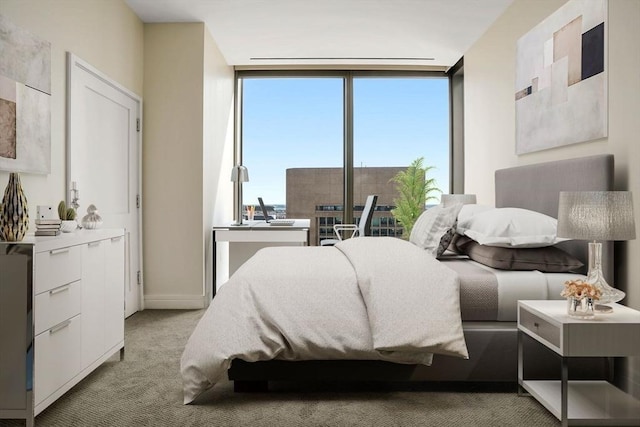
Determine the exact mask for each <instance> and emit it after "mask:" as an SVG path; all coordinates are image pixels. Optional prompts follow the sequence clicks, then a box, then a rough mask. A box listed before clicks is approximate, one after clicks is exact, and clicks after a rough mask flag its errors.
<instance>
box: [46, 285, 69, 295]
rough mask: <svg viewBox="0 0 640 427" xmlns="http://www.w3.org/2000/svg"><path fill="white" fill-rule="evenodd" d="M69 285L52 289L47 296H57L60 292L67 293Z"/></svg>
mask: <svg viewBox="0 0 640 427" xmlns="http://www.w3.org/2000/svg"><path fill="white" fill-rule="evenodd" d="M69 286H70V285H64V286H60V287H59V288H56V289H52V290H50V291H49V295H55V294H59V293H60V292H64V291H68V290H69Z"/></svg>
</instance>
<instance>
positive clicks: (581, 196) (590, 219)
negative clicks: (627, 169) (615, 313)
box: [557, 191, 636, 312]
mask: <svg viewBox="0 0 640 427" xmlns="http://www.w3.org/2000/svg"><path fill="white" fill-rule="evenodd" d="M557 234H558V237H568V238H570V239H576V240H593V242H590V243H589V271H588V272H587V283H590V284H592V285H594V286H595V287H597V288H598V289H600V292H601V296H600V299H599V301H598V302H599V303H601V304H607V303H610V302H618V301H620V300H621V299H623V298H624V297H625V293H624V292H622V291H621V290H619V289H616V288H613V287H611V286H609V284H608V283H607V281H606V280H605V278H604V274H603V273H602V243H600V242H597V241H596V240H631V239H635V238H636V227H635V222H634V219H633V200H632V198H631V192H629V191H561V192H560V200H559V203H558V232H557ZM607 309H608V310H607ZM596 311H601V312H608V311H611V308H610V307H606V306H597V305H596Z"/></svg>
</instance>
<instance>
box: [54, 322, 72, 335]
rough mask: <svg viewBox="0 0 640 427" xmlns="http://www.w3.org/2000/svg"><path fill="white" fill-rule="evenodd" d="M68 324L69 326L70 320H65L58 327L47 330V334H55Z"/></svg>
mask: <svg viewBox="0 0 640 427" xmlns="http://www.w3.org/2000/svg"><path fill="white" fill-rule="evenodd" d="M70 324H71V320H65V321H64V322H62V323H60V324H59V325H56V326H54V327H53V328H51V329H49V334H55V333H56V332H58V331H60V330H62V329H64V328H66V327H67V326H69V325H70Z"/></svg>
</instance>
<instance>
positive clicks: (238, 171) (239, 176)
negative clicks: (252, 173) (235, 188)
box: [231, 165, 249, 182]
mask: <svg viewBox="0 0 640 427" xmlns="http://www.w3.org/2000/svg"><path fill="white" fill-rule="evenodd" d="M231 181H233V182H249V171H248V170H247V167H246V166H242V165H235V166H234V167H233V169H231Z"/></svg>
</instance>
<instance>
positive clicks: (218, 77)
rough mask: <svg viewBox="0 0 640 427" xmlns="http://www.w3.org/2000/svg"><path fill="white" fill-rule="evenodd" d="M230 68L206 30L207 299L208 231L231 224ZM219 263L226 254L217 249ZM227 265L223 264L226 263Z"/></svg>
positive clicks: (209, 273)
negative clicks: (220, 225) (216, 225)
mask: <svg viewBox="0 0 640 427" xmlns="http://www.w3.org/2000/svg"><path fill="white" fill-rule="evenodd" d="M234 84H235V79H234V72H233V67H230V66H228V65H227V64H226V62H225V60H224V58H223V56H222V53H220V50H219V49H218V47H217V46H216V44H215V42H214V40H213V38H212V37H211V34H210V33H209V32H208V31H205V39H204V118H203V121H204V150H203V157H202V162H203V166H202V167H203V171H204V188H203V190H204V192H203V195H202V197H203V200H204V203H203V207H202V208H203V211H202V215H203V216H202V218H203V221H202V227H203V230H202V232H203V233H204V236H205V241H204V244H205V246H204V247H205V265H206V279H205V293H206V294H207V296H206V298H207V300H208V298H209V296H210V295H209V293H210V291H211V289H212V286H211V283H212V279H211V278H212V275H213V265H212V264H213V263H212V258H211V250H212V245H213V242H212V241H211V230H212V228H213V225H214V224H227V223H231V222H232V221H233V203H232V200H233V183H232V182H231V180H230V179H229V178H230V176H231V166H232V165H233V127H234V111H233V87H234ZM218 249H219V250H218V252H217V255H218V256H221V257H222V259H221V260H220V261H221V262H225V261H226V260H228V254H227V252H226V251H224V250H220V249H221V248H218ZM225 264H226V263H225Z"/></svg>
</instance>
